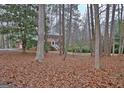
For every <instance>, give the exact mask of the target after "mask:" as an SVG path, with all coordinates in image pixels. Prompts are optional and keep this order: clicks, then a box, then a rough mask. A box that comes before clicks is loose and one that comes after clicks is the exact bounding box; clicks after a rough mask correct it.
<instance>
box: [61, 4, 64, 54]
mask: <svg viewBox="0 0 124 93" xmlns="http://www.w3.org/2000/svg"><path fill="white" fill-rule="evenodd" d="M64 8H65V5H64V4H63V5H62V34H63V37H62V52H63V54H65V19H64V15H65V11H64Z"/></svg>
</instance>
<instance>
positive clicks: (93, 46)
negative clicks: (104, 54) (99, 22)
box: [90, 4, 95, 56]
mask: <svg viewBox="0 0 124 93" xmlns="http://www.w3.org/2000/svg"><path fill="white" fill-rule="evenodd" d="M90 14H91V32H92V35H91V36H92V41H91V44H92V50H91V56H93V54H94V50H95V33H94V21H93V7H92V4H90Z"/></svg>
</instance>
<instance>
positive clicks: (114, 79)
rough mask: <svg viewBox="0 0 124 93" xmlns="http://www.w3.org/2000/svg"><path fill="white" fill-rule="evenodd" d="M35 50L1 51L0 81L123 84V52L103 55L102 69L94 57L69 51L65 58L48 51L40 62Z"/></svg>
mask: <svg viewBox="0 0 124 93" xmlns="http://www.w3.org/2000/svg"><path fill="white" fill-rule="evenodd" d="M34 59H35V54H34V53H25V54H24V53H21V52H0V84H5V85H9V86H12V87H24V88H25V87H28V88H30V87H38V88H43V87H47V88H49V87H54V88H55V87H65V88H66V87H71V88H74V87H124V56H112V57H103V58H102V60H101V66H102V68H101V70H95V69H94V58H93V57H90V56H79V55H78V56H73V55H69V56H68V57H67V59H66V61H63V57H62V56H60V55H58V54H56V53H48V54H46V55H45V59H44V60H43V62H42V63H38V62H36V61H35V60H34Z"/></svg>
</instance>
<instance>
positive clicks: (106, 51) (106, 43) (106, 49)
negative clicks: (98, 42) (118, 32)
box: [104, 4, 109, 55]
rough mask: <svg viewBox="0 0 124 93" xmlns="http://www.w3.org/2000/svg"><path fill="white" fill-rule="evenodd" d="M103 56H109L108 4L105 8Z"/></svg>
mask: <svg viewBox="0 0 124 93" xmlns="http://www.w3.org/2000/svg"><path fill="white" fill-rule="evenodd" d="M104 55H109V4H107V6H106V23H105V34H104Z"/></svg>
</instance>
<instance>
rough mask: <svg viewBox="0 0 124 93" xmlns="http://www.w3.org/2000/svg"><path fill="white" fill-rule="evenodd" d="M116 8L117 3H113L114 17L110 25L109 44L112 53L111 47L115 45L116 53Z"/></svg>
mask: <svg viewBox="0 0 124 93" xmlns="http://www.w3.org/2000/svg"><path fill="white" fill-rule="evenodd" d="M115 9H116V5H115V4H113V7H112V19H111V27H110V46H109V48H110V49H109V50H110V53H111V48H112V46H113V53H114V25H115V20H114V18H115Z"/></svg>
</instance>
